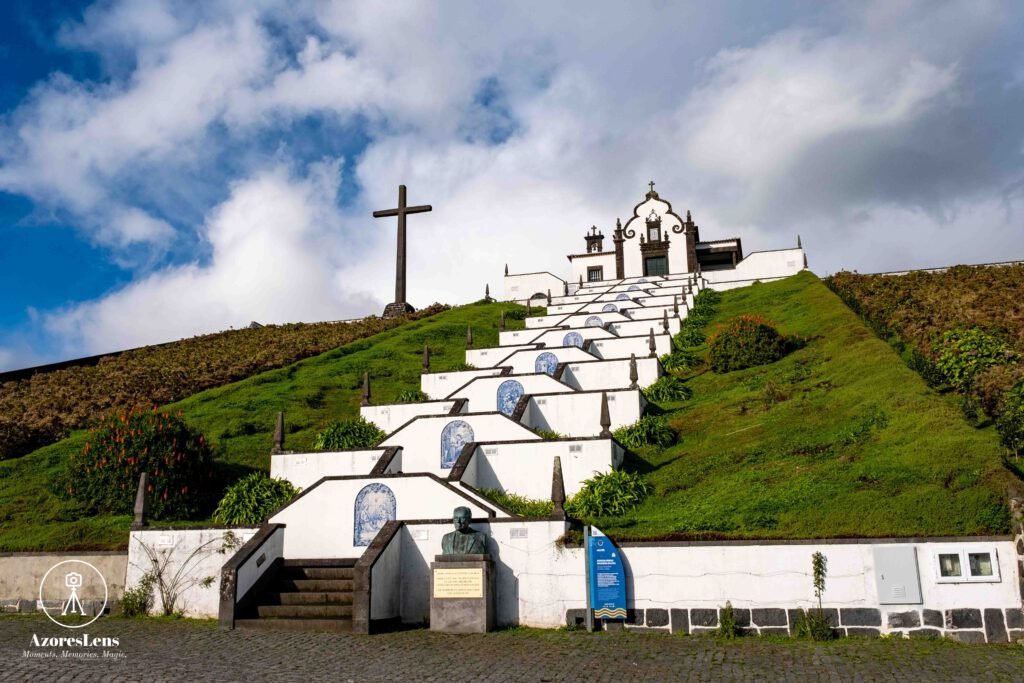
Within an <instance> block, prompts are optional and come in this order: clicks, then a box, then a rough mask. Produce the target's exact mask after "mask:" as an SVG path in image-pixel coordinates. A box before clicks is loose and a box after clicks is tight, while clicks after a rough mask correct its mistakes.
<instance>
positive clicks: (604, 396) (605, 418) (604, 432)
mask: <svg viewBox="0 0 1024 683" xmlns="http://www.w3.org/2000/svg"><path fill="white" fill-rule="evenodd" d="M611 426H612V417H611V413H610V412H609V410H608V392H607V391H602V392H601V433H600V434H598V436H600V437H601V438H602V439H610V438H612V430H611Z"/></svg>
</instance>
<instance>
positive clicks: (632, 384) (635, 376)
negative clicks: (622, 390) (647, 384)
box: [629, 353, 640, 389]
mask: <svg viewBox="0 0 1024 683" xmlns="http://www.w3.org/2000/svg"><path fill="white" fill-rule="evenodd" d="M639 379H640V374H639V373H638V372H637V367H636V354H635V353H631V354H629V388H630V389H639V388H640V385H639V384H637V381H638V380H639Z"/></svg>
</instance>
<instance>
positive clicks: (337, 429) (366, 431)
mask: <svg viewBox="0 0 1024 683" xmlns="http://www.w3.org/2000/svg"><path fill="white" fill-rule="evenodd" d="M385 436H387V434H385V433H384V432H383V431H381V430H380V429H379V428H378V427H377V425H375V424H373V423H372V422H367V421H366V420H364V419H363V418H362V417H357V418H356V419H354V420H340V421H335V422H332V423H330V424H329V425H327V427H326V428H325V429H324V430H323V431H322V432H320V433H319V434H317V435H316V439H314V441H313V448H315V449H316V450H318V451H340V450H351V449H356V448H373V447H374V446H376V445H377V444H378V443H379V442H380V441H381V439H383V438H384V437H385Z"/></svg>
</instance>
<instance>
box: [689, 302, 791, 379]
mask: <svg viewBox="0 0 1024 683" xmlns="http://www.w3.org/2000/svg"><path fill="white" fill-rule="evenodd" d="M805 341H806V340H801V339H797V338H787V337H784V336H783V335H781V334H779V331H778V330H776V329H775V327H774V326H773V325H772V323H771V322H769V321H768V320H766V319H765V318H762V317H761V316H758V315H741V316H739V317H738V318H733V319H732V320H730V321H729V322H728V323H726V324H724V325H721V326H719V328H718V329H717V330H716V331H715V333H714V334H713V335H711V338H710V339H709V340H708V346H709V353H708V359H709V360H710V364H711V369H712V370H714V371H715V372H730V371H732V370H742V369H744V368H750V367H754V366H756V365H766V364H768V363H774V362H775V361H777V360H779V359H780V358H782V357H783V356H784V355H785V354H786V353H787V352H788V351H790V350H791V349H793V348H797V347H799V346H802V345H803V344H804V343H805Z"/></svg>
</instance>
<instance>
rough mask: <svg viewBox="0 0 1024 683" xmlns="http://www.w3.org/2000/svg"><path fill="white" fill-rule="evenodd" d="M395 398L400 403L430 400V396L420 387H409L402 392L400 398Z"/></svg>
mask: <svg viewBox="0 0 1024 683" xmlns="http://www.w3.org/2000/svg"><path fill="white" fill-rule="evenodd" d="M395 400H396V401H397V402H398V403H421V402H423V401H429V400H430V397H429V396H427V395H426V393H424V392H422V391H420V390H419V389H408V390H406V391H403V392H402V393H400V394H399V395H398V398H397V399H395Z"/></svg>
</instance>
